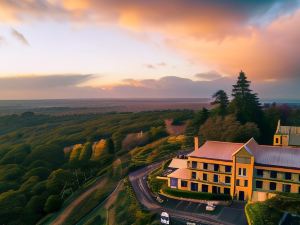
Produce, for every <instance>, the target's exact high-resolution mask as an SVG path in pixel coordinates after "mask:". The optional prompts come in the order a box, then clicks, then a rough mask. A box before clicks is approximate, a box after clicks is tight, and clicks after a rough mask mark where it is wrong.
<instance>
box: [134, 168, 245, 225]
mask: <svg viewBox="0 0 300 225" xmlns="http://www.w3.org/2000/svg"><path fill="white" fill-rule="evenodd" d="M160 165H161V164H160V163H155V164H152V165H150V166H148V167H145V168H142V169H140V170H138V171H135V172H132V173H130V174H129V180H130V182H131V184H132V186H133V189H134V191H135V193H136V196H137V199H138V200H139V202H140V203H141V204H142V205H143V206H145V207H146V208H147V209H148V210H150V211H154V212H157V213H160V212H161V211H166V212H168V213H169V215H170V217H171V218H176V219H179V220H181V221H185V222H187V221H188V222H196V223H197V224H201V225H205V224H210V225H233V224H234V225H235V224H238V225H246V224H247V222H246V219H245V217H244V213H243V211H241V210H243V207H242V206H241V207H238V208H236V207H223V208H222V209H221V212H220V213H219V214H218V215H209V214H203V213H202V214H201V213H196V212H197V210H198V209H199V207H202V208H203V207H205V205H204V204H202V205H199V204H193V203H190V202H188V201H182V200H174V199H172V200H171V199H169V202H168V203H167V202H166V201H167V200H165V202H164V204H160V203H158V202H157V201H156V200H155V199H154V197H153V196H152V193H151V191H150V189H149V187H148V185H147V175H148V174H149V173H150V172H151V171H153V170H155V169H156V168H158V167H159V166H160ZM165 203H167V204H165ZM223 212H224V213H223Z"/></svg>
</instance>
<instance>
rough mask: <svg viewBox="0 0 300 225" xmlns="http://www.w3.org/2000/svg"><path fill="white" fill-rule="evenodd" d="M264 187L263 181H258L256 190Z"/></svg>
mask: <svg viewBox="0 0 300 225" xmlns="http://www.w3.org/2000/svg"><path fill="white" fill-rule="evenodd" d="M262 187H263V182H262V181H261V180H257V181H256V188H262Z"/></svg>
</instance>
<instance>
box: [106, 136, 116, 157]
mask: <svg viewBox="0 0 300 225" xmlns="http://www.w3.org/2000/svg"><path fill="white" fill-rule="evenodd" d="M105 148H106V150H107V152H108V153H110V154H114V153H115V146H114V142H113V140H112V139H111V138H108V139H107V140H106V146H105Z"/></svg>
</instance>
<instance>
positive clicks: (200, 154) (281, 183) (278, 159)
mask: <svg viewBox="0 0 300 225" xmlns="http://www.w3.org/2000/svg"><path fill="white" fill-rule="evenodd" d="M195 149H196V150H194V151H193V152H192V153H190V154H189V155H188V158H187V167H186V168H180V169H177V170H175V171H174V172H172V173H171V174H169V175H168V176H167V177H168V186H169V187H171V188H177V189H180V190H186V191H197V192H208V193H215V194H228V195H231V196H232V197H233V198H234V199H237V200H242V201H244V200H251V201H263V200H266V199H268V198H270V197H272V196H274V194H275V193H276V192H291V193H299V192H300V148H299V149H298V148H283V147H275V146H263V145H258V144H257V143H256V141H255V140H254V139H251V140H249V141H248V142H247V143H245V144H243V143H229V142H214V141H208V142H206V143H205V144H204V145H203V146H201V147H200V148H198V149H197V148H195Z"/></svg>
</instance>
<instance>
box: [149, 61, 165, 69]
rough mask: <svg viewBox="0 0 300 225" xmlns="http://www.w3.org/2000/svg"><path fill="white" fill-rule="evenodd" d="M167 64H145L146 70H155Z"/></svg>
mask: <svg viewBox="0 0 300 225" xmlns="http://www.w3.org/2000/svg"><path fill="white" fill-rule="evenodd" d="M165 66H167V64H166V63H165V62H160V63H156V64H145V67H147V68H148V69H157V68H158V67H165Z"/></svg>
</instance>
